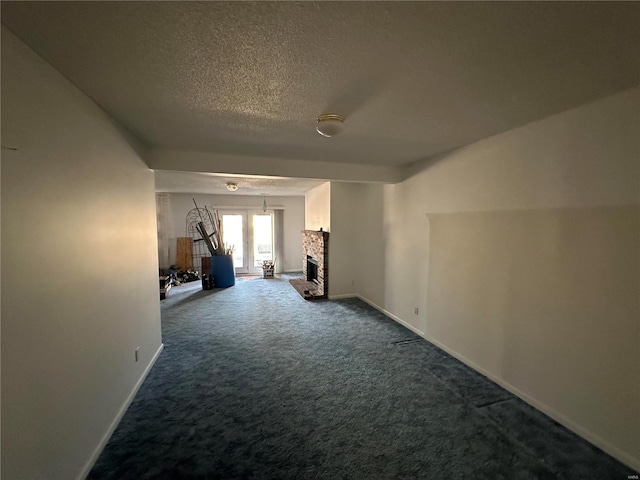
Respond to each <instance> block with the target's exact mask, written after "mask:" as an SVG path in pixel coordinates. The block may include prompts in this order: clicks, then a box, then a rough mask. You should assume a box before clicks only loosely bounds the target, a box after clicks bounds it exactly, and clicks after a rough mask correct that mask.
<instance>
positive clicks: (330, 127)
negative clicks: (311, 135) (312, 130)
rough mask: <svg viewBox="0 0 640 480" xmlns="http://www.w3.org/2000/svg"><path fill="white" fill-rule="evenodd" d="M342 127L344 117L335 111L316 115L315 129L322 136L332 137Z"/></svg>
mask: <svg viewBox="0 0 640 480" xmlns="http://www.w3.org/2000/svg"><path fill="white" fill-rule="evenodd" d="M343 127H344V117H343V116H342V115H338V114H337V113H323V114H322V115H320V116H319V117H318V120H317V124H316V130H317V131H318V133H319V134H320V135H322V136H323V137H333V136H334V135H337V134H339V133H340V132H341V131H342V128H343Z"/></svg>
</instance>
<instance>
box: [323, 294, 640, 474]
mask: <svg viewBox="0 0 640 480" xmlns="http://www.w3.org/2000/svg"><path fill="white" fill-rule="evenodd" d="M349 297H357V298H359V299H360V300H362V301H363V302H365V303H367V304H369V305H371V306H372V307H373V308H375V309H376V310H378V311H380V312H382V313H383V314H385V315H386V316H387V317H389V318H391V319H392V320H394V321H396V322H398V323H399V324H400V325H402V326H403V327H406V328H408V329H409V330H411V331H412V332H414V333H416V334H417V335H420V336H421V337H422V338H424V339H425V340H426V341H428V342H429V343H431V344H433V345H435V346H436V347H438V348H440V349H442V350H444V351H445V352H447V353H448V354H449V355H451V356H452V357H454V358H456V359H457V360H460V361H461V362H462V363H464V364H465V365H467V366H469V367H471V368H473V369H474V370H475V371H477V372H479V373H481V374H482V375H484V376H485V377H487V378H488V379H489V380H491V381H493V382H495V383H497V384H498V385H500V386H501V387H502V388H504V389H505V390H507V391H509V392H510V393H513V394H514V395H515V396H516V397H518V398H520V399H522V400H524V401H525V402H527V403H528V404H529V405H531V406H532V407H534V408H536V409H537V410H540V411H541V412H542V413H544V414H545V415H547V416H548V417H550V418H551V419H553V420H555V421H556V422H558V423H559V424H561V425H563V426H564V427H566V428H568V429H569V430H571V431H572V432H574V433H575V434H577V435H579V436H580V437H582V438H584V439H585V440H587V441H588V442H590V443H592V444H593V445H595V446H596V447H598V448H600V449H601V450H603V451H604V452H606V453H608V454H609V455H611V456H612V457H614V458H615V459H617V460H619V461H620V462H622V463H624V464H625V465H627V466H629V467H631V468H633V469H634V470H636V471H640V459H637V458H634V457H632V456H631V455H629V454H627V453H625V452H623V451H621V450H620V449H619V448H618V447H616V446H614V445H611V444H610V443H609V442H607V441H606V440H604V439H603V438H602V437H600V436H598V435H596V434H595V433H593V432H591V431H589V430H586V429H584V428H582V427H581V426H580V425H577V424H575V423H574V422H572V421H571V420H569V419H567V418H566V417H564V416H563V415H561V414H560V413H558V412H556V411H555V410H553V409H552V408H550V407H548V406H547V405H545V404H543V403H540V402H539V401H537V400H536V399H535V398H532V397H530V396H529V395H527V394H526V393H524V392H522V391H520V390H519V389H518V388H517V387H514V386H513V385H511V384H510V383H508V382H506V381H504V380H503V379H501V378H499V377H497V376H495V375H493V374H492V373H491V372H488V371H486V370H485V369H483V368H482V367H480V366H478V365H476V364H475V363H474V362H472V361H471V360H469V359H468V358H466V357H463V356H462V355H460V354H458V353H456V352H454V351H453V350H451V349H450V348H448V347H446V346H445V345H443V344H441V343H440V342H438V341H437V340H435V339H433V338H429V336H428V335H426V334H425V333H424V332H421V331H420V330H418V329H417V328H415V327H413V326H412V325H410V324H409V323H407V322H405V321H404V320H402V319H401V318H399V317H397V316H395V315H394V314H392V313H391V312H388V311H386V310H385V309H384V308H381V307H379V306H378V305H376V304H375V303H373V302H372V301H370V300H369V299H367V298H365V297H363V296H362V295H357V294H354V295H337V296H335V297H329V299H330V300H333V299H336V300H337V299H339V298H349Z"/></svg>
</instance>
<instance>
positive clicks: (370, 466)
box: [89, 276, 633, 480]
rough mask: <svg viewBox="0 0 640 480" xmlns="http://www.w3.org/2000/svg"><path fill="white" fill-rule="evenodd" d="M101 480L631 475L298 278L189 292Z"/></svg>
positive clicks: (183, 292)
mask: <svg viewBox="0 0 640 480" xmlns="http://www.w3.org/2000/svg"><path fill="white" fill-rule="evenodd" d="M162 321H163V341H164V344H165V350H164V352H163V353H162V355H161V356H160V358H159V359H158V361H157V363H156V365H155V367H154V368H153V369H152V371H151V372H150V374H149V376H148V378H147V380H146V381H145V383H144V384H143V386H142V388H141V389H140V391H139V393H138V395H137V396H136V398H135V400H134V401H133V403H132V405H131V406H130V408H129V410H128V411H127V413H126V414H125V416H124V418H123V420H122V422H121V423H120V425H119V427H118V428H117V430H116V431H115V433H114V434H113V436H112V438H111V440H110V442H109V444H108V445H107V447H106V448H105V450H104V452H103V454H102V455H101V456H100V458H99V459H98V462H97V463H96V465H95V467H94V469H93V470H92V472H91V474H90V475H89V478H91V479H118V480H122V479H152V478H153V479H155V478H159V479H164V478H168V479H174V478H175V479H218V478H220V479H254V478H255V479H316V478H317V479H413V478H416V479H417V478H421V479H422V478H423V479H454V478H460V479H474V480H477V479H491V480H495V479H521V480H524V479H576V480H577V479H580V480H584V479H594V480H595V479H597V480H602V479H623V480H625V479H627V476H628V475H630V474H632V473H633V472H631V471H630V470H629V469H628V468H626V467H624V466H623V465H621V464H620V463H618V462H617V461H615V460H614V459H612V458H611V457H609V456H608V455H606V454H604V453H603V452H601V451H600V450H598V449H596V448H595V447H593V446H591V445H590V444H588V443H587V442H585V441H583V440H582V439H580V438H579V437H577V436H576V435H574V434H572V433H571V432H569V431H568V430H566V429H564V428H563V427H561V426H559V425H558V424H556V423H555V422H553V421H552V420H550V419H549V418H547V417H546V416H544V415H542V414H540V413H539V412H537V411H536V410H534V409H533V408H531V407H529V406H528V405H527V404H525V403H524V402H522V401H520V400H518V399H517V398H515V397H514V396H512V395H511V394H509V393H508V392H506V391H504V390H503V389H501V388H500V387H498V386H496V385H495V384H493V383H492V382H490V381H489V380H487V379H486V378H484V377H482V376H481V375H479V374H477V373H475V372H474V371H473V370H471V369H469V368H467V367H466V366H464V365H463V364H461V363H460V362H458V361H457V360H455V359H453V358H452V357H450V356H449V355H447V354H445V353H444V352H442V351H441V350H439V349H437V348H435V347H434V346H432V345H431V344H429V343H427V342H426V341H424V340H422V339H420V338H419V337H417V336H416V335H415V334H413V333H412V332H410V331H408V330H407V329H405V328H403V327H402V326H400V325H398V324H396V323H395V322H393V321H392V320H390V319H388V318H387V317H385V316H383V315H382V314H380V313H379V312H377V311H376V310H374V309H372V308H371V307H369V306H368V305H366V304H365V303H363V302H361V301H359V300H355V299H351V300H341V301H318V302H309V301H305V300H304V299H303V298H302V297H300V295H298V293H296V291H295V290H294V289H293V288H292V287H291V286H290V285H289V282H288V278H287V277H286V276H283V277H282V278H276V279H269V280H266V279H255V280H253V281H250V282H239V283H238V284H236V286H234V287H231V288H228V289H226V290H210V291H201V290H200V288H199V286H198V285H189V284H188V285H184V286H182V287H178V288H175V289H174V290H172V291H171V296H170V297H169V298H167V299H166V300H164V301H163V302H162Z"/></svg>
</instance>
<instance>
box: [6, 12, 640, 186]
mask: <svg viewBox="0 0 640 480" xmlns="http://www.w3.org/2000/svg"><path fill="white" fill-rule="evenodd" d="M1 8H2V23H3V24H4V25H5V26H7V27H8V28H9V29H10V30H11V31H12V32H14V33H15V34H16V35H17V36H18V37H20V38H21V39H22V40H23V41H24V42H25V43H27V44H28V45H30V46H31V47H32V48H33V49H34V50H35V51H36V52H38V53H39V54H40V55H42V56H43V57H44V58H45V59H46V60H48V61H49V62H50V63H51V64H53V65H54V66H55V67H56V68H57V69H58V70H59V71H61V72H62V73H63V74H64V75H65V76H67V77H68V78H69V79H70V80H71V81H72V82H74V83H75V84H76V85H77V86H78V87H79V88H81V89H82V90H83V91H84V92H86V93H87V94H88V95H89V96H90V97H91V98H93V99H94V100H95V101H96V102H97V103H98V104H99V105H100V106H102V107H103V108H104V109H105V110H106V111H107V112H109V113H110V114H111V115H112V116H113V117H114V118H116V119H117V120H118V121H119V122H120V123H122V124H123V125H124V126H125V127H127V128H128V129H129V130H130V131H131V132H132V133H133V134H134V135H135V136H136V137H138V138H139V139H140V140H142V141H143V142H145V143H146V144H147V145H148V146H149V147H151V154H150V156H149V158H148V159H147V161H148V163H149V165H150V166H151V167H152V168H161V169H164V170H189V171H207V172H214V173H215V172H224V173H227V174H238V173H244V174H251V173H260V174H268V175H278V176H289V172H293V173H291V175H293V176H295V177H303V176H306V175H305V174H303V173H304V172H305V168H304V166H305V165H309V166H311V165H312V164H314V165H315V167H316V170H317V172H316V173H314V174H312V175H311V174H310V175H309V177H311V178H321V175H325V174H326V177H323V178H340V176H341V175H343V179H347V175H346V174H345V173H344V172H350V173H349V174H350V175H351V176H354V175H355V176H358V175H361V176H362V179H363V180H366V179H368V178H369V177H367V175H365V173H366V171H365V168H369V169H373V168H377V169H378V170H376V172H383V173H379V174H377V175H378V176H377V177H376V176H375V175H372V176H370V177H371V178H374V177H375V178H387V179H392V178H396V177H394V176H393V175H386V173H385V172H387V171H386V170H385V171H383V170H381V169H382V168H387V169H389V168H391V169H396V170H399V169H402V168H406V166H407V165H409V164H411V163H413V162H417V161H422V160H424V159H428V158H429V157H432V156H434V155H436V154H438V153H441V152H444V151H447V150H450V149H453V148H456V147H459V146H462V145H466V144H469V143H472V142H474V141H477V140H479V139H482V138H486V137H489V136H491V135H494V134H497V133H500V132H502V131H506V130H509V129H512V128H514V127H516V126H520V125H523V124H525V123H528V122H531V121H534V120H537V119H540V118H544V117H546V116H549V115H552V114H554V113H557V112H560V111H563V110H566V109H569V108H572V107H575V106H578V105H580V104H583V103H586V102H589V101H592V100H595V99H597V98H601V97H604V96H607V95H610V94H613V93H615V92H617V91H620V90H623V89H626V88H630V87H632V86H635V85H637V84H638V83H640V62H639V61H638V46H639V45H640V28H639V25H640V4H639V3H636V2H622V3H617V2H319V3H317V2H300V3H293V2H7V1H3V2H2V3H1ZM323 112H335V113H341V114H343V115H345V116H346V117H347V120H346V123H345V131H344V132H343V134H341V135H340V136H337V137H334V138H330V139H327V138H323V137H321V136H319V135H318V134H317V133H315V130H314V123H315V118H316V117H317V116H318V115H319V114H320V113H323ZM189 151H191V152H197V153H198V155H200V157H198V160H197V161H195V160H194V161H193V162H191V161H187V159H193V158H194V156H193V155H192V156H191V157H188V156H184V157H182V156H181V155H179V154H176V152H178V153H179V152H184V153H185V155H186V153H187V152H189ZM167 152H170V153H167ZM203 154H206V155H209V157H204V156H203ZM157 158H165V159H168V160H166V161H163V162H159V161H158V160H155V159H157ZM154 162H158V163H154ZM287 162H289V163H287ZM300 162H307V163H300ZM345 165H349V169H350V170H348V169H346V167H345ZM293 167H295V168H293ZM358 169H359V170H358ZM318 172H320V173H318ZM385 175H386V176H385ZM185 178H186V177H185ZM166 180H167V182H169V180H168V179H166ZM193 181H194V182H198V181H199V180H197V179H195V177H194V179H193ZM194 185H195V183H194Z"/></svg>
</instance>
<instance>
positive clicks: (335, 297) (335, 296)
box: [328, 293, 358, 300]
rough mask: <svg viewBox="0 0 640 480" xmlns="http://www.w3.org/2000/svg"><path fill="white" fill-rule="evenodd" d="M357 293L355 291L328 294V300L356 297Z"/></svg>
mask: <svg viewBox="0 0 640 480" xmlns="http://www.w3.org/2000/svg"><path fill="white" fill-rule="evenodd" d="M356 297H358V295H356V294H355V293H343V294H341V295H329V297H328V298H329V300H343V299H345V298H356Z"/></svg>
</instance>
